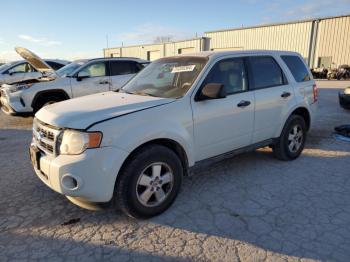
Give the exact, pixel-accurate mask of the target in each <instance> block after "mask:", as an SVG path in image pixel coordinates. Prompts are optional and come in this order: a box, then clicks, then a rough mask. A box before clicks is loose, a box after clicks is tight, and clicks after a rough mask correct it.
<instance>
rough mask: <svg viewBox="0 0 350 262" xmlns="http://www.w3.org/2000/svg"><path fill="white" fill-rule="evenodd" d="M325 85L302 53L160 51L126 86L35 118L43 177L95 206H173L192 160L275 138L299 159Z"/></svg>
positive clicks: (281, 152) (151, 209) (36, 161)
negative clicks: (320, 84)
mask: <svg viewBox="0 0 350 262" xmlns="http://www.w3.org/2000/svg"><path fill="white" fill-rule="evenodd" d="M316 101H317V89H316V86H315V82H314V80H312V76H311V73H310V72H309V70H308V69H307V67H306V65H305V63H304V61H303V59H302V57H301V56H300V55H299V54H297V53H294V52H280V51H244V52H243V51H242V52H204V53H200V54H193V55H183V56H176V57H168V58H162V59H159V60H157V61H155V62H153V63H151V64H150V65H149V66H148V67H146V68H145V69H144V70H143V71H141V72H140V73H139V74H138V75H137V76H136V77H134V78H133V79H132V80H131V81H130V82H128V83H127V84H126V85H125V86H124V87H123V89H122V90H120V91H119V92H105V93H101V94H96V95H91V96H85V97H82V98H78V99H72V100H68V101H64V102H61V103H57V104H54V105H49V106H46V107H44V108H43V109H41V110H40V111H39V112H38V113H37V114H36V118H35V120H34V126H33V132H34V133H33V141H32V145H31V148H30V152H31V153H30V154H31V159H32V163H33V165H34V169H35V172H36V174H37V176H38V177H39V178H40V179H41V180H42V181H43V182H44V183H45V184H46V185H47V186H49V187H50V188H52V189H53V190H55V191H57V192H59V193H61V194H63V195H66V196H67V197H68V198H69V199H70V200H71V201H72V202H74V203H76V204H78V205H80V206H85V207H88V208H93V207H96V206H97V204H94V203H103V202H110V203H114V202H115V201H116V202H117V204H118V205H119V207H120V208H121V209H122V210H123V211H124V212H125V213H126V214H128V215H130V216H133V217H151V216H154V215H157V214H159V213H161V212H163V211H164V210H166V209H167V208H168V207H169V206H170V205H171V203H172V202H173V201H174V199H175V197H176V195H177V194H178V192H179V189H180V185H181V181H182V177H183V175H187V174H189V173H191V171H192V170H193V167H195V166H199V165H204V164H205V163H211V162H212V161H207V160H213V159H214V160H218V159H222V158H223V157H227V156H231V155H234V154H237V153H238V152H243V151H246V150H253V149H256V148H259V147H264V146H271V147H272V149H273V152H274V155H275V156H276V157H277V158H279V159H282V160H292V159H295V158H297V157H298V156H299V155H300V153H301V151H302V150H303V147H304V143H305V139H306V134H307V131H308V130H309V128H310V126H311V124H312V122H313V120H314V112H315V110H316V107H317V106H316V105H317V103H316Z"/></svg>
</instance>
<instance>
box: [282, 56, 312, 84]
mask: <svg viewBox="0 0 350 262" xmlns="http://www.w3.org/2000/svg"><path fill="white" fill-rule="evenodd" d="M281 58H282V60H283V61H284V63H285V64H286V65H287V67H288V69H289V71H290V72H291V73H292V75H293V77H294V79H295V81H297V82H305V81H310V80H311V77H310V75H309V71H308V70H307V68H306V66H305V64H304V62H303V61H302V60H301V59H300V57H298V56H294V55H286V56H281Z"/></svg>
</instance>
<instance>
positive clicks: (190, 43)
mask: <svg viewBox="0 0 350 262" xmlns="http://www.w3.org/2000/svg"><path fill="white" fill-rule="evenodd" d="M201 45H202V39H201V38H198V39H192V40H187V41H181V42H172V43H166V44H165V56H173V55H177V54H179V49H182V48H193V49H194V52H200V51H202V47H201Z"/></svg>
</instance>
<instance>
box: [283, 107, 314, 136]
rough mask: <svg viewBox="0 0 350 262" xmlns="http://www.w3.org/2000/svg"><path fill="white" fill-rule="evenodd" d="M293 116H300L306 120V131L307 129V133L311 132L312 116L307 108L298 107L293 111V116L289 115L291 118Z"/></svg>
mask: <svg viewBox="0 0 350 262" xmlns="http://www.w3.org/2000/svg"><path fill="white" fill-rule="evenodd" d="M291 115H299V116H301V117H302V118H304V120H305V124H306V129H307V131H309V129H310V125H311V115H310V112H309V110H308V109H307V108H306V107H297V108H296V109H294V110H293V111H292V113H291V114H289V116H288V117H290V116H291Z"/></svg>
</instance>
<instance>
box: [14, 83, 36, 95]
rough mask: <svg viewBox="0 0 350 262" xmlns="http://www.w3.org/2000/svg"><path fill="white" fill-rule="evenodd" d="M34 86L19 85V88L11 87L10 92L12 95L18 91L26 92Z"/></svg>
mask: <svg viewBox="0 0 350 262" xmlns="http://www.w3.org/2000/svg"><path fill="white" fill-rule="evenodd" d="M32 85H33V84H24V85H18V86H11V88H10V92H11V93H14V92H17V91H21V90H24V89H28V88H30V87H31V86H32Z"/></svg>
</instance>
